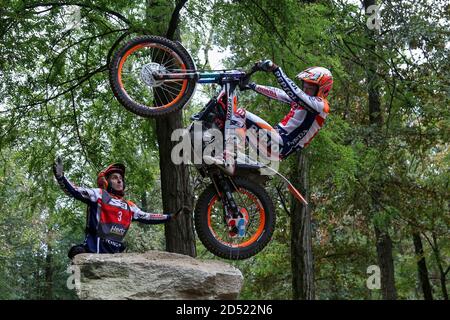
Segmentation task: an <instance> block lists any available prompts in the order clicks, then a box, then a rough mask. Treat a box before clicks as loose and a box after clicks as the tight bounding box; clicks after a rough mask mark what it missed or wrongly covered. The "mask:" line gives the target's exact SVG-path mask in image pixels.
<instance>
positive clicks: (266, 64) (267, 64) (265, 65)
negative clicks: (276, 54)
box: [255, 60, 278, 72]
mask: <svg viewBox="0 0 450 320" xmlns="http://www.w3.org/2000/svg"><path fill="white" fill-rule="evenodd" d="M276 68H278V66H277V65H276V64H275V63H273V62H272V60H264V61H262V60H260V61H258V62H257V63H255V69H257V70H261V71H266V72H272V71H274V70H275V69H276Z"/></svg>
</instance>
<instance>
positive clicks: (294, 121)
mask: <svg viewBox="0 0 450 320" xmlns="http://www.w3.org/2000/svg"><path fill="white" fill-rule="evenodd" d="M256 69H258V70H262V71H266V72H273V74H274V75H275V77H276V79H277V81H278V83H279V84H280V86H281V88H282V89H283V90H280V89H278V88H274V87H268V86H261V85H257V84H254V83H250V84H249V85H248V86H249V87H250V88H251V89H253V90H254V91H256V92H258V93H260V94H262V95H264V96H266V97H269V98H271V99H275V100H278V101H281V102H284V103H287V104H289V105H290V106H291V110H290V111H289V113H288V114H287V115H286V116H285V117H284V118H283V120H281V122H280V123H278V125H277V126H276V127H275V130H276V131H277V132H278V134H279V135H280V137H281V138H282V145H281V146H280V158H281V159H284V158H286V157H288V156H289V155H290V154H291V153H293V152H295V151H297V150H299V149H302V148H304V147H306V146H308V144H309V143H310V142H311V140H312V139H313V138H314V136H315V135H316V134H317V133H318V131H319V130H320V129H321V128H322V126H323V124H324V122H325V118H326V117H327V115H328V112H329V109H330V108H329V106H328V100H327V97H328V94H329V93H330V90H331V88H332V86H333V76H332V75H331V72H330V71H329V70H328V69H326V68H323V67H311V68H308V69H306V70H304V71H302V72H300V73H299V74H298V75H297V76H296V78H297V80H298V81H299V84H300V88H299V87H298V86H297V85H296V84H295V82H294V81H292V80H291V79H289V78H288V77H287V76H286V74H285V73H284V72H283V70H282V69H281V68H280V67H279V66H277V65H276V64H275V63H273V62H272V61H270V60H265V61H260V62H257V63H256Z"/></svg>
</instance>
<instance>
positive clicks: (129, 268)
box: [73, 251, 243, 300]
mask: <svg viewBox="0 0 450 320" xmlns="http://www.w3.org/2000/svg"><path fill="white" fill-rule="evenodd" d="M73 264H74V265H73V269H74V270H75V274H77V271H78V270H79V275H80V278H79V279H80V281H79V283H78V284H76V289H77V294H78V297H79V298H80V299H83V300H86V299H100V300H110V299H115V300H116V299H120V300H122V299H131V300H143V299H177V300H179V299H236V298H237V297H238V295H239V292H240V290H241V287H242V283H243V276H242V273H241V272H240V271H239V270H238V269H236V268H235V267H233V266H231V265H228V264H226V263H223V262H220V261H212V260H209V261H199V260H196V259H194V258H192V257H190V256H185V255H181V254H176V253H169V252H162V251H149V252H146V253H121V254H80V255H77V256H76V257H75V258H74V260H73Z"/></svg>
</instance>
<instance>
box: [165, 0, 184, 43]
mask: <svg viewBox="0 0 450 320" xmlns="http://www.w3.org/2000/svg"><path fill="white" fill-rule="evenodd" d="M186 2H187V0H179V1H178V2H177V4H176V6H175V9H174V10H173V12H172V17H171V18H170V22H169V28H168V29H167V32H166V38H167V39H170V40H173V36H174V35H175V31H176V30H177V28H178V23H179V21H180V11H181V9H183V7H184V5H185V4H186Z"/></svg>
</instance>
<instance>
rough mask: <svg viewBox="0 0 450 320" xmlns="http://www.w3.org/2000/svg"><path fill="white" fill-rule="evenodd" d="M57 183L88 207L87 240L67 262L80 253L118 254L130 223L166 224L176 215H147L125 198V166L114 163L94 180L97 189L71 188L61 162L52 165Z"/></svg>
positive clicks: (74, 247) (75, 250)
mask: <svg viewBox="0 0 450 320" xmlns="http://www.w3.org/2000/svg"><path fill="white" fill-rule="evenodd" d="M53 172H54V175H55V178H56V180H57V181H58V184H59V185H60V187H61V188H62V189H63V190H64V192H65V193H66V194H67V195H69V196H71V197H74V198H75V199H77V200H80V201H82V202H84V203H86V204H87V219H86V220H87V221H86V237H85V239H84V243H83V244H80V245H75V246H73V247H72V248H71V249H70V250H69V253H68V256H69V258H70V259H72V258H73V257H74V256H75V255H77V254H80V253H119V252H123V251H124V250H125V244H124V243H123V239H124V237H125V234H126V233H127V231H128V228H129V227H130V224H131V222H132V221H138V222H142V223H146V224H159V223H165V222H167V221H170V220H172V219H175V218H176V217H177V216H178V215H179V213H180V212H181V211H182V209H180V210H178V211H177V212H176V213H175V214H159V213H148V212H144V211H142V210H141V209H140V208H138V207H137V206H136V205H135V204H134V203H133V202H131V201H129V200H126V199H125V198H124V190H125V166H124V165H123V164H120V163H114V164H111V165H109V166H108V167H107V168H105V169H104V170H102V171H101V172H100V173H99V174H98V177H97V186H98V188H83V187H78V186H76V185H74V184H73V183H72V182H70V181H69V180H68V179H67V178H66V177H65V176H64V171H63V163H62V159H61V158H60V157H58V158H57V159H56V162H55V163H54V165H53Z"/></svg>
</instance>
